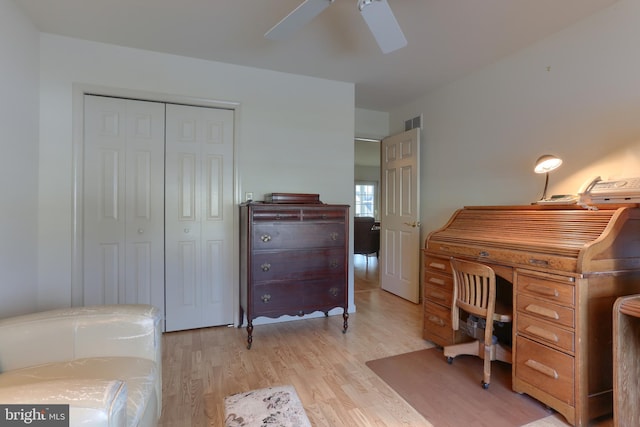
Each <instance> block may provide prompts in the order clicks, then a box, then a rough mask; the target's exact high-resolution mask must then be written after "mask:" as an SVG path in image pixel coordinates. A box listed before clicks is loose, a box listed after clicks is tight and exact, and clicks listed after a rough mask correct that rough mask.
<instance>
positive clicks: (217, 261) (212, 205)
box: [165, 104, 235, 331]
mask: <svg viewBox="0 0 640 427" xmlns="http://www.w3.org/2000/svg"><path fill="white" fill-rule="evenodd" d="M166 138H167V145H166V199H165V205H166V207H165V218H166V245H165V248H166V249H165V250H166V258H167V263H166V307H167V309H166V310H167V321H166V327H167V331H173V330H180V329H189V328H196V327H202V326H210V325H220V324H231V323H233V319H232V317H233V306H232V304H231V301H232V298H233V295H232V289H233V274H232V265H233V257H234V256H235V253H234V252H233V251H232V248H233V235H234V234H233V233H234V230H233V221H232V218H233V213H234V211H233V209H234V204H233V171H232V167H230V165H231V164H232V158H233V111H229V110H221V109H213V108H200V107H190V106H184V105H171V104H169V105H167V137H166Z"/></svg>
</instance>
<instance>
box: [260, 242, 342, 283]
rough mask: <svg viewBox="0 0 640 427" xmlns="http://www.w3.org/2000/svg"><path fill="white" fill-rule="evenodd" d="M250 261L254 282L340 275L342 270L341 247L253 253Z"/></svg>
mask: <svg viewBox="0 0 640 427" xmlns="http://www.w3.org/2000/svg"><path fill="white" fill-rule="evenodd" d="M251 262H252V266H251V274H252V278H253V280H254V281H255V282H256V283H259V282H264V281H269V280H293V279H313V278H318V277H324V276H328V275H336V274H338V275H343V274H344V272H345V269H346V265H345V251H344V249H343V248H330V249H309V250H282V251H260V252H257V251H256V252H255V254H254V255H253V258H252V260H251Z"/></svg>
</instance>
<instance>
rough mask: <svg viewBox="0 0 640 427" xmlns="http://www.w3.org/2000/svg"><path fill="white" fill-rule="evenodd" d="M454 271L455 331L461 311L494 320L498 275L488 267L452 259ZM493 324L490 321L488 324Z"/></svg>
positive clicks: (453, 318) (453, 316)
mask: <svg viewBox="0 0 640 427" xmlns="http://www.w3.org/2000/svg"><path fill="white" fill-rule="evenodd" d="M451 268H452V271H453V305H452V310H451V312H452V313H451V315H452V318H451V320H452V326H453V329H455V330H457V329H458V322H459V318H460V316H459V309H462V310H464V311H466V312H467V313H470V314H473V315H476V316H478V317H482V318H484V319H492V318H493V314H494V312H495V303H496V274H495V272H494V271H493V269H492V268H491V267H489V266H487V265H484V264H480V263H478V262H472V261H465V260H461V259H456V258H451ZM489 322H491V320H488V321H487V323H489Z"/></svg>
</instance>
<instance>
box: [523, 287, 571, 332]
mask: <svg viewBox="0 0 640 427" xmlns="http://www.w3.org/2000/svg"><path fill="white" fill-rule="evenodd" d="M516 309H517V310H518V314H522V313H525V314H528V315H530V316H533V317H535V318H538V319H543V320H546V321H549V322H552V323H557V324H559V325H564V326H568V327H570V328H573V327H575V321H574V317H575V316H574V313H575V310H574V309H573V308H569V307H563V306H561V305H557V304H552V303H549V302H547V301H546V300H542V299H538V298H532V297H530V296H528V295H525V294H522V295H520V294H519V295H518V297H517V301H516Z"/></svg>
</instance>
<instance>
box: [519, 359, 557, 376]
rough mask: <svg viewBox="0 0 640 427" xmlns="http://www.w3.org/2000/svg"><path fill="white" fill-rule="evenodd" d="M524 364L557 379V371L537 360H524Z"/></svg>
mask: <svg viewBox="0 0 640 427" xmlns="http://www.w3.org/2000/svg"><path fill="white" fill-rule="evenodd" d="M524 364H525V365H527V366H528V367H530V368H531V369H533V370H535V371H538V372H540V373H541V374H544V375H546V376H548V377H550V378H553V379H554V380H557V379H558V371H556V370H555V369H553V368H550V367H548V366H547V365H543V364H542V363H540V362H537V361H535V360H531V359H529V360H527V361H526V362H524Z"/></svg>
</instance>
